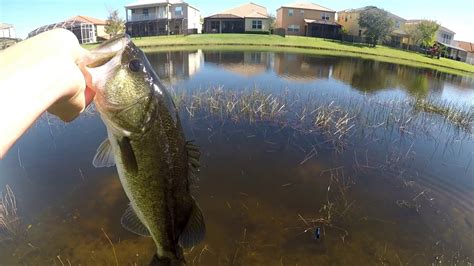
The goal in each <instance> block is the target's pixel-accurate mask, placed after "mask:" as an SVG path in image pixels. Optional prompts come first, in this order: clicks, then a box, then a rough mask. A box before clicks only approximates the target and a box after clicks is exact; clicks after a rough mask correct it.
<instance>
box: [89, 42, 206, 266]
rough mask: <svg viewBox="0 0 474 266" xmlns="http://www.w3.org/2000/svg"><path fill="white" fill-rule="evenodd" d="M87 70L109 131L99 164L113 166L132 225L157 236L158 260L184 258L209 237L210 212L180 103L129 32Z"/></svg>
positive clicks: (125, 221)
mask: <svg viewBox="0 0 474 266" xmlns="http://www.w3.org/2000/svg"><path fill="white" fill-rule="evenodd" d="M92 53H93V54H94V57H95V60H94V63H93V64H91V65H89V68H88V70H89V72H90V73H91V76H92V79H93V85H94V87H95V90H96V96H95V99H94V101H95V105H96V108H97V110H98V111H99V113H100V115H101V118H102V120H103V121H104V123H105V125H106V127H107V134H108V138H107V139H106V140H105V141H104V142H103V143H102V144H101V145H100V147H99V148H98V150H97V154H96V156H95V157H94V160H93V164H94V166H95V167H111V166H113V165H115V166H116V167H117V171H118V174H119V177H120V181H121V183H122V186H123V189H124V191H125V193H126V195H127V197H128V198H129V199H130V206H129V207H128V209H126V211H125V213H124V215H123V216H122V220H121V222H122V225H123V226H124V227H125V228H126V229H128V230H129V231H131V232H133V233H136V234H138V235H143V236H151V237H152V238H153V240H154V242H155V244H156V248H157V250H156V256H155V258H154V260H155V262H160V264H163V265H181V264H184V263H185V260H184V256H183V250H182V247H185V248H186V247H191V246H194V245H196V244H197V243H198V242H200V241H201V240H202V239H203V238H204V234H205V225H204V219H203V216H202V213H201V210H200V209H199V207H198V205H197V204H196V201H195V200H194V198H193V197H192V196H191V193H190V178H192V176H193V175H194V174H195V173H196V172H197V170H198V167H199V156H200V153H199V150H198V148H197V147H196V146H194V145H192V144H191V143H189V142H186V139H185V137H184V133H183V130H182V128H181V124H180V119H179V117H178V113H177V110H176V107H175V105H174V103H173V101H172V99H171V97H170V94H169V93H168V91H167V90H166V88H165V86H164V85H163V84H162V83H161V82H160V80H159V79H158V76H157V75H156V73H155V72H154V70H153V68H152V67H151V65H150V63H149V62H148V60H147V58H146V56H145V54H144V53H143V52H142V51H141V50H140V49H138V48H137V47H136V46H135V45H134V44H133V42H132V41H131V40H130V38H129V37H128V36H121V37H117V38H114V39H112V40H109V41H107V42H106V43H104V44H102V45H101V46H99V47H98V48H96V49H95V50H94V51H92Z"/></svg>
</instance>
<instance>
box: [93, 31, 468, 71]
mask: <svg viewBox="0 0 474 266" xmlns="http://www.w3.org/2000/svg"><path fill="white" fill-rule="evenodd" d="M134 42H135V43H136V44H137V45H138V46H139V47H141V48H147V49H150V48H176V47H180V46H183V48H184V46H187V47H189V46H195V47H200V48H205V47H208V46H220V45H226V46H229V45H232V46H243V47H244V46H255V47H275V48H293V49H295V48H296V49H308V50H312V51H320V52H322V53H323V54H328V52H329V54H332V55H343V56H344V55H347V56H358V57H362V58H370V59H381V61H389V62H395V63H399V64H407V65H411V66H416V67H427V68H431V69H436V70H440V71H443V72H448V73H452V74H461V75H473V74H474V66H473V65H469V64H466V63H462V62H458V61H454V60H450V59H446V58H441V59H432V58H429V57H427V56H424V55H422V54H419V53H415V52H408V51H403V50H398V49H394V48H390V47H386V46H377V47H376V48H372V47H368V46H365V45H360V44H349V43H341V42H338V41H330V40H324V39H320V38H309V37H296V36H287V37H280V36H275V35H254V34H200V35H190V36H181V35H179V36H154V37H143V38H134ZM87 47H93V46H87ZM279 50H280V49H279Z"/></svg>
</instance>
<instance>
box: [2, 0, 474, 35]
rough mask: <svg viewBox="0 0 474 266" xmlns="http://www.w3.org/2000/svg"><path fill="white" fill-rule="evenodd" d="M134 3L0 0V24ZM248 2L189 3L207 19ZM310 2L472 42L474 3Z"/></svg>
mask: <svg viewBox="0 0 474 266" xmlns="http://www.w3.org/2000/svg"><path fill="white" fill-rule="evenodd" d="M135 1H136V0H102V1H101V0H63V1H59V0H0V22H3V23H9V24H13V25H14V27H15V30H16V32H17V37H19V38H25V37H27V36H28V32H30V31H32V30H34V29H36V28H38V27H40V26H43V25H46V24H51V23H56V22H60V21H64V20H66V19H68V18H70V17H73V16H76V15H85V16H91V17H96V18H101V19H104V20H105V19H106V18H107V15H108V10H115V9H117V10H119V11H120V13H121V15H122V17H123V18H125V9H124V6H125V5H126V4H130V3H133V2H135ZM248 1H249V0H226V1H219V0H217V1H216V0H188V1H186V2H188V3H189V4H191V5H193V6H195V7H197V8H198V9H200V10H201V14H202V16H209V15H212V14H214V13H216V12H219V11H223V10H226V9H229V8H232V7H235V6H238V5H241V4H244V3H246V2H248ZM252 1H253V2H255V3H257V4H260V5H263V6H265V7H267V10H268V12H269V13H272V14H276V9H277V8H278V7H280V6H281V5H283V4H286V3H289V2H292V0H252ZM311 2H313V3H316V4H319V5H322V6H325V7H328V8H330V9H333V10H336V11H340V10H344V9H349V8H359V7H363V6H368V5H373V6H377V7H379V8H382V9H385V10H387V11H389V12H392V13H394V14H396V15H398V16H401V17H403V18H405V19H430V20H436V21H437V22H438V23H440V24H441V25H443V26H444V27H446V28H448V29H451V30H453V31H454V32H456V35H455V37H454V39H455V40H461V41H469V42H473V43H474V0H451V1H441V0H314V1H311Z"/></svg>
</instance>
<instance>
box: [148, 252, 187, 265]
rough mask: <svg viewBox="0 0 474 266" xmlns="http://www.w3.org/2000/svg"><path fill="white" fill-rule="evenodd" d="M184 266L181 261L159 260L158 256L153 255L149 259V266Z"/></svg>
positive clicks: (184, 263)
mask: <svg viewBox="0 0 474 266" xmlns="http://www.w3.org/2000/svg"><path fill="white" fill-rule="evenodd" d="M182 265H186V262H184V260H183V261H173V260H172V259H170V258H160V257H158V254H155V255H154V256H153V258H152V259H151V262H150V266H182Z"/></svg>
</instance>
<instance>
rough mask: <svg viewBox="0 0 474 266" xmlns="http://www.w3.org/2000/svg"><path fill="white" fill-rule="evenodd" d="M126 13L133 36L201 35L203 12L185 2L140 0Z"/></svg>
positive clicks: (128, 28)
mask: <svg viewBox="0 0 474 266" xmlns="http://www.w3.org/2000/svg"><path fill="white" fill-rule="evenodd" d="M125 13H126V18H127V22H126V23H125V28H126V32H127V34H129V35H131V36H154V35H169V34H187V33H201V28H202V25H201V12H200V11H199V9H197V8H196V7H193V6H191V5H189V4H188V3H186V2H184V1H183V0H138V1H137V2H135V3H132V4H128V5H126V6H125Z"/></svg>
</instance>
